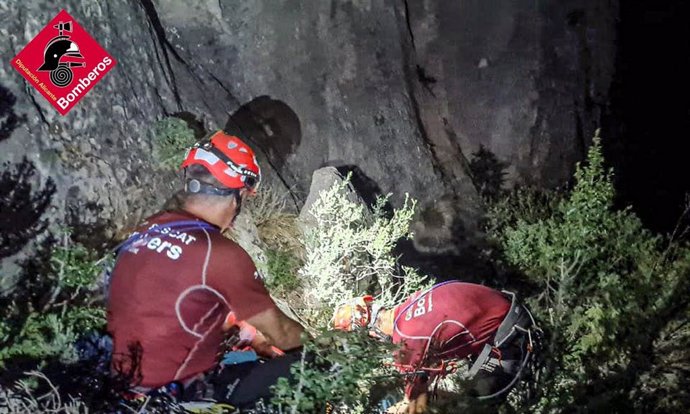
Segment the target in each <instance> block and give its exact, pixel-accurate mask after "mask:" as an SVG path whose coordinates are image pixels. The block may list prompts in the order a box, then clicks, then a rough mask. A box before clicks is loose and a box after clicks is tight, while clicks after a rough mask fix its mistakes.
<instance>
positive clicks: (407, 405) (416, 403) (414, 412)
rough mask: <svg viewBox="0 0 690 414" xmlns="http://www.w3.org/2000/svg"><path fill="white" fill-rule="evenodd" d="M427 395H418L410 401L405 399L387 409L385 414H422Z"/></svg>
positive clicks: (424, 410)
mask: <svg viewBox="0 0 690 414" xmlns="http://www.w3.org/2000/svg"><path fill="white" fill-rule="evenodd" d="M426 403H427V394H426V393H425V392H423V393H421V394H419V396H418V397H417V398H414V399H412V400H410V399H407V397H406V398H405V399H404V400H403V401H400V402H399V403H397V404H395V405H394V406H392V407H391V408H389V409H388V410H387V411H386V413H387V414H423V413H426V407H427V405H426Z"/></svg>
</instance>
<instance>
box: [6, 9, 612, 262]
mask: <svg viewBox="0 0 690 414" xmlns="http://www.w3.org/2000/svg"><path fill="white" fill-rule="evenodd" d="M6 4H7V5H4V6H0V13H2V16H1V17H0V21H2V22H3V26H2V27H0V36H1V37H2V38H4V39H6V41H5V42H2V43H1V44H0V55H2V56H6V57H9V56H14V55H15V54H16V53H17V52H18V51H19V50H20V48H22V47H23V46H24V45H25V44H26V43H28V41H29V40H30V38H31V37H32V36H33V35H34V34H35V33H37V31H38V30H39V29H40V28H41V27H42V25H44V24H45V23H46V22H47V21H49V20H50V18H52V17H53V16H54V15H55V14H56V13H57V12H58V11H59V10H58V8H57V6H55V5H53V3H51V2H47V1H42V2H41V1H39V2H30V3H27V2H20V1H17V0H10V1H9V3H6ZM60 7H64V8H65V9H66V10H67V11H68V12H69V13H71V14H72V15H73V16H74V17H75V18H76V19H77V20H78V21H79V22H80V23H81V24H82V26H84V27H85V28H86V29H87V30H88V31H89V32H90V33H91V34H92V35H93V37H94V38H95V39H97V40H98V41H99V42H100V43H101V45H102V46H103V47H104V48H105V49H106V50H108V51H109V52H110V53H111V54H112V55H113V56H114V57H115V58H116V59H117V61H118V65H117V66H116V67H115V69H114V70H112V71H111V72H110V73H109V74H108V75H107V76H106V77H105V79H104V80H103V81H102V82H101V83H99V84H98V85H97V86H96V87H95V88H94V89H93V90H92V91H91V92H90V93H89V94H88V96H86V97H85V98H84V99H83V100H82V101H81V102H80V103H79V104H78V105H77V106H76V108H75V109H73V110H72V111H71V112H70V114H68V115H67V116H66V117H60V116H59V115H58V114H57V112H56V111H55V110H53V109H52V108H51V107H49V105H48V104H47V103H46V102H44V100H43V98H42V97H41V96H40V95H38V94H37V93H36V92H34V91H33V90H31V88H27V87H26V85H25V82H24V81H23V79H22V78H21V77H20V76H19V75H18V74H17V73H16V72H15V71H14V70H13V69H11V67H10V66H9V59H7V58H5V59H3V60H2V62H1V63H0V78H1V79H2V84H3V88H2V89H0V96H2V97H3V104H2V105H0V122H1V124H0V126H2V133H3V135H2V136H1V138H2V139H0V161H6V160H10V161H17V160H19V159H21V158H22V157H24V156H26V157H27V159H28V160H29V161H31V162H32V163H34V165H35V166H36V169H37V171H38V172H39V173H40V175H41V176H42V177H43V179H44V180H45V179H48V178H51V179H52V180H53V181H54V183H55V188H56V191H55V194H54V196H53V198H52V207H53V208H52V209H50V211H49V212H46V214H45V217H44V219H46V220H48V222H49V223H51V224H52V225H56V224H57V223H64V222H66V221H67V220H68V219H69V220H70V221H71V222H80V223H89V225H90V226H100V228H101V229H104V230H105V229H107V231H106V234H104V235H103V236H104V238H108V237H111V236H112V235H113V234H114V233H115V231H116V230H117V229H120V228H122V227H125V226H127V225H131V224H132V223H133V222H135V221H136V220H138V219H139V218H140V217H141V216H142V215H144V214H147V213H149V212H151V211H153V210H154V209H155V208H157V207H158V206H159V205H160V204H162V202H163V200H164V199H165V197H166V196H167V195H168V194H170V192H171V191H172V187H173V183H174V176H173V175H172V174H169V175H165V174H161V173H160V172H154V169H153V168H152V165H151V164H152V159H151V136H150V134H151V130H152V123H153V122H154V121H155V120H157V119H160V118H161V117H163V116H166V115H172V114H179V113H185V114H191V116H192V118H194V119H198V120H200V123H201V124H203V126H204V127H206V128H216V127H222V126H226V125H227V126H228V127H231V128H236V129H237V130H239V131H241V132H244V133H245V134H247V135H249V136H248V137H247V138H248V140H249V141H250V142H251V143H252V145H254V146H255V147H256V148H257V149H258V151H259V156H260V157H261V160H262V161H263V162H264V165H265V166H266V167H265V170H266V171H267V173H268V175H269V177H270V178H271V180H272V181H274V182H275V183H278V184H282V185H285V186H286V187H288V188H290V189H291V190H292V192H293V198H294V202H295V205H296V207H300V206H301V204H302V202H303V201H304V199H305V198H306V196H307V191H308V189H309V183H310V179H311V175H312V172H313V171H314V170H316V169H317V168H319V167H321V166H323V165H331V166H335V167H340V166H347V168H353V167H356V168H357V169H358V170H359V171H361V172H362V174H363V175H364V176H366V177H368V179H369V180H371V182H372V183H373V184H374V187H376V188H378V189H380V191H381V192H383V193H389V192H391V193H393V194H394V195H393V197H392V198H391V203H392V204H393V205H396V204H399V203H400V201H401V200H402V198H403V197H404V193H405V192H408V193H410V194H411V195H412V196H413V197H415V198H417V199H419V200H420V202H421V203H420V205H421V208H422V209H423V210H424V209H427V210H430V211H427V212H426V214H421V215H420V217H438V216H439V214H441V215H442V216H443V217H445V216H446V215H449V216H448V219H447V220H446V219H444V222H447V223H448V225H449V226H453V227H452V229H451V228H448V229H446V230H444V231H440V232H438V231H437V230H436V227H435V226H437V225H438V223H437V222H434V223H424V222H421V223H419V224H418V226H417V228H416V230H417V232H418V233H419V234H420V237H419V239H418V240H417V241H416V242H415V243H417V246H416V247H417V248H418V249H420V250H423V251H425V252H428V251H434V249H436V247H435V246H442V250H443V252H444V253H445V252H447V250H448V248H447V247H446V246H444V244H446V243H455V241H456V240H464V241H463V243H466V242H465V241H466V240H471V239H472V237H473V235H474V234H475V233H477V232H478V226H477V221H476V218H477V216H478V215H479V213H480V211H481V208H480V207H479V202H478V198H479V197H478V195H477V189H476V187H475V184H474V183H473V180H472V175H471V174H470V169H469V160H468V157H470V155H471V154H473V153H475V152H477V151H478V150H479V148H480V146H483V147H485V148H486V150H487V151H490V152H491V153H493V154H495V155H496V157H497V159H498V160H500V161H501V162H505V163H506V165H507V169H506V175H505V177H506V183H507V184H508V185H511V184H513V183H521V182H527V183H533V184H537V185H542V186H555V185H558V184H561V183H562V182H563V180H565V179H567V177H569V176H570V174H571V172H572V168H573V164H574V162H575V161H577V160H579V159H580V158H581V157H582V154H583V151H584V148H585V147H586V145H587V144H588V137H589V136H591V132H592V131H593V129H594V127H595V126H596V125H597V124H598V121H599V117H600V116H601V112H602V109H603V108H604V107H605V106H606V103H607V91H608V84H609V82H610V80H611V74H612V69H613V62H612V59H613V57H612V56H613V41H614V40H615V39H614V38H615V36H614V29H615V26H614V20H615V17H616V14H617V10H618V6H617V2H616V1H612V2H604V3H602V2H597V1H593V0H568V1H562V2H531V1H530V2H528V1H518V2H515V1H509V0H491V1H453V2H443V1H423V2H422V1H416V2H412V1H403V0H362V1H339V0H338V1H336V0H333V1H319V2H311V1H309V2H308V1H300V2H275V1H269V0H257V1H252V2H228V1H225V0H220V1H214V2H187V1H182V0H174V1H152V0H141V1H135V0H130V1H125V0H115V1H108V2H91V1H82V0H67V1H64V2H62V3H61V4H60ZM10 10H11V11H10ZM10 14H11V15H10ZM6 132H7V133H6ZM5 135H7V136H5ZM439 205H442V206H443V207H442V211H436V210H435V207H434V206H439ZM436 213H438V214H436ZM451 217H452V219H451ZM425 231H427V232H432V233H434V234H435V235H436V236H439V235H443V234H447V235H448V239H447V240H446V239H442V240H438V237H436V238H435V239H433V241H432V242H431V244H429V245H427V244H425V243H426V242H425V240H432V239H431V238H429V237H424V234H423V233H424V232H425ZM458 231H460V232H462V233H463V234H462V235H458V234H454V233H455V232H458ZM101 238H103V237H101ZM463 245H464V244H463ZM28 246H30V243H29V244H28V245H27V246H25V247H24V249H23V251H25V252H26V251H28V250H30V247H28ZM450 250H451V251H452V252H453V254H462V251H461V250H462V248H453V249H450ZM21 254H22V253H21V252H20V255H21ZM4 266H5V265H4V264H3V268H4Z"/></svg>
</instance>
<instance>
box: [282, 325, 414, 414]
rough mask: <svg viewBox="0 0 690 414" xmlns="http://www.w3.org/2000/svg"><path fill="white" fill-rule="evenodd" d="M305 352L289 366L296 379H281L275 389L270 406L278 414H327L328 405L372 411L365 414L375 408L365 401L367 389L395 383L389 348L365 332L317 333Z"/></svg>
mask: <svg viewBox="0 0 690 414" xmlns="http://www.w3.org/2000/svg"><path fill="white" fill-rule="evenodd" d="M304 348H305V351H306V352H305V355H309V356H310V357H309V359H306V358H304V357H303V359H302V360H301V361H300V362H299V363H297V364H294V365H293V366H292V373H293V374H294V375H295V378H296V380H295V381H293V382H290V381H288V380H287V379H286V378H281V379H280V380H279V381H278V384H277V385H276V386H275V387H274V395H275V397H274V399H273V402H274V403H275V404H276V405H277V406H278V407H279V408H280V409H281V410H282V411H281V412H285V413H320V412H330V411H328V410H327V406H330V407H331V409H332V408H336V409H338V411H337V412H344V413H345V412H346V413H363V412H371V411H370V410H367V409H368V408H370V407H371V406H372V405H374V404H376V401H375V400H374V401H372V400H371V399H370V394H371V391H372V388H373V387H375V386H379V387H380V386H381V385H382V383H383V382H385V381H388V382H395V380H396V379H399V378H398V376H397V375H396V373H395V372H394V369H393V368H392V365H391V364H390V362H391V355H392V353H393V347H392V345H390V344H386V343H382V342H379V341H376V340H374V339H373V338H371V337H369V336H368V334H367V333H366V332H356V333H347V332H341V331H328V330H325V329H320V330H319V332H318V335H317V336H316V337H315V338H314V339H311V340H308V341H306V342H305V347H304ZM386 362H388V363H386ZM400 384H401V383H400V381H398V383H397V384H396V385H400Z"/></svg>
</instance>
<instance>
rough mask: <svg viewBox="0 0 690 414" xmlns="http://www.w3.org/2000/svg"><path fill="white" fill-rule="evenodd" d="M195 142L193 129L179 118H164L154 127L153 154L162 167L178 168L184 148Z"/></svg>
mask: <svg viewBox="0 0 690 414" xmlns="http://www.w3.org/2000/svg"><path fill="white" fill-rule="evenodd" d="M195 142H196V138H195V136H194V131H193V130H192V129H191V128H189V126H188V125H187V123H186V122H185V121H183V120H182V119H180V118H175V117H168V118H164V119H162V120H160V121H158V122H157V123H156V125H155V127H154V137H153V148H154V156H155V158H156V160H157V161H158V163H159V164H160V165H161V167H163V168H167V169H173V170H174V169H177V168H179V167H180V164H182V161H184V157H185V150H186V149H188V148H190V147H191V146H192V145H194V143H195Z"/></svg>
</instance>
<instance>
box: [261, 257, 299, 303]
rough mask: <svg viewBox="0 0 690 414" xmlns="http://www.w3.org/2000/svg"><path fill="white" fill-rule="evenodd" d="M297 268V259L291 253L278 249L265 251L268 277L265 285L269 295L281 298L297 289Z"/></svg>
mask: <svg viewBox="0 0 690 414" xmlns="http://www.w3.org/2000/svg"><path fill="white" fill-rule="evenodd" d="M299 267H300V261H299V258H297V257H296V256H295V255H294V254H293V253H292V252H289V251H285V250H279V249H268V250H266V270H267V272H268V275H270V277H269V278H268V279H267V280H266V284H267V285H268V287H269V289H270V290H271V293H274V294H277V295H279V296H283V295H284V294H286V293H288V292H292V291H294V290H295V289H297V288H299V287H300V285H301V283H300V280H299V278H298V277H297V271H298V269H299Z"/></svg>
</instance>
